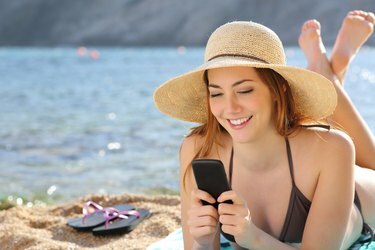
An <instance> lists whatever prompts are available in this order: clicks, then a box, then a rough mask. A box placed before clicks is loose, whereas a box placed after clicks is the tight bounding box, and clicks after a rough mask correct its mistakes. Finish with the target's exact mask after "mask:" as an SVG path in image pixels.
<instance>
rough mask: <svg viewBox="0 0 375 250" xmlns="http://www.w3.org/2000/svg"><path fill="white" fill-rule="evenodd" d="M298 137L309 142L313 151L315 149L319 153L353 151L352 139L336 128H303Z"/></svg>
mask: <svg viewBox="0 0 375 250" xmlns="http://www.w3.org/2000/svg"><path fill="white" fill-rule="evenodd" d="M297 137H298V135H297ZM300 137H301V138H300V140H299V141H301V143H306V144H309V145H310V146H311V147H312V149H314V151H315V150H316V151H318V152H319V153H321V154H333V153H353V152H354V144H353V141H352V139H351V138H350V137H349V136H348V135H347V134H346V133H345V132H343V131H340V130H337V129H330V130H326V129H320V128H308V129H303V130H302V131H301V133H300Z"/></svg>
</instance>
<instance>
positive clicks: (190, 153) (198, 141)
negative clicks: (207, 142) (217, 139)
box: [180, 135, 204, 167]
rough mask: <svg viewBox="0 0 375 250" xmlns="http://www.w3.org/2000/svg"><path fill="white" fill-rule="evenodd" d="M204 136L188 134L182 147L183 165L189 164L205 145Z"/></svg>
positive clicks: (181, 161) (181, 158)
mask: <svg viewBox="0 0 375 250" xmlns="http://www.w3.org/2000/svg"><path fill="white" fill-rule="evenodd" d="M203 143H204V138H203V137H202V136H200V135H189V136H186V137H185V138H184V139H183V141H182V143H181V147H180V163H181V167H183V166H185V167H186V166H187V165H189V164H190V162H191V161H192V160H193V159H194V157H195V156H196V154H197V153H198V151H199V149H200V148H201V147H202V146H203Z"/></svg>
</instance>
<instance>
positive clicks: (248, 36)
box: [154, 21, 337, 123]
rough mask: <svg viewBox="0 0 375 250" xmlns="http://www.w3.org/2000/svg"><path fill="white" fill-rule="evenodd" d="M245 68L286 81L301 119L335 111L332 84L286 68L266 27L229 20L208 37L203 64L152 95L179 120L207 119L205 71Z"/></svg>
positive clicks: (280, 50)
mask: <svg viewBox="0 0 375 250" xmlns="http://www.w3.org/2000/svg"><path fill="white" fill-rule="evenodd" d="M233 66H246V67H255V68H269V69H273V70H274V71H276V72H278V73H279V74H280V75H281V76H283V77H284V78H285V79H286V80H287V81H288V83H289V85H290V88H291V91H292V95H293V97H294V101H295V104H296V112H297V113H298V115H301V116H302V117H304V118H308V119H313V120H319V119H321V118H324V117H327V116H329V115H330V114H332V113H333V111H334V109H335V107H336V102H337V95H336V91H335V89H334V87H333V84H332V83H331V82H330V81H329V80H328V79H326V78H324V77H323V76H321V75H320V74H317V73H315V72H312V71H309V70H306V69H302V68H297V67H292V66H287V65H286V62H285V53H284V49H283V46H282V43H281V41H280V39H279V38H278V36H277V35H276V34H275V33H274V32H273V31H272V30H270V29H269V28H267V27H265V26H263V25H261V24H258V23H254V22H245V21H242V22H231V23H227V24H224V25H222V26H220V27H219V28H217V29H216V30H215V31H214V32H213V33H212V34H211V36H210V38H209V39H208V42H207V46H206V50H205V58H204V64H203V65H201V66H200V67H198V68H197V69H195V70H192V71H190V72H187V73H185V74H183V75H180V76H178V77H175V78H172V79H170V80H168V81H166V82H165V83H164V84H162V85H161V86H159V87H158V88H157V89H156V90H155V92H154V101H155V104H156V106H157V108H158V109H159V110H160V111H161V112H163V113H165V114H167V115H169V116H171V117H174V118H177V119H180V120H184V121H190V122H198V123H205V122H206V121H207V117H208V116H207V87H206V85H205V82H204V78H203V75H204V71H205V70H207V69H213V68H222V67H233Z"/></svg>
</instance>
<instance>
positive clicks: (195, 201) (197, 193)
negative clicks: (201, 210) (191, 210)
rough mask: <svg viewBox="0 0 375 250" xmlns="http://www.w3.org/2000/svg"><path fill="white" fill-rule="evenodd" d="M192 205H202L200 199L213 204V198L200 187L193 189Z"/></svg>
mask: <svg viewBox="0 0 375 250" xmlns="http://www.w3.org/2000/svg"><path fill="white" fill-rule="evenodd" d="M191 198H192V206H199V207H200V206H202V202H201V200H204V201H207V202H208V203H211V204H214V203H215V202H216V201H215V199H214V198H213V197H212V196H211V195H210V194H209V193H207V192H205V191H203V190H200V189H193V190H192V192H191Z"/></svg>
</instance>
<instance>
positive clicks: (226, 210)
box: [217, 190, 254, 248]
mask: <svg viewBox="0 0 375 250" xmlns="http://www.w3.org/2000/svg"><path fill="white" fill-rule="evenodd" d="M226 200H232V201H233V204H227V203H222V202H224V201H226ZM217 201H218V202H219V203H221V204H220V205H219V208H218V213H219V221H220V223H221V224H223V225H222V227H221V229H222V230H223V232H224V233H227V234H231V235H233V236H234V238H235V240H236V243H237V244H239V245H240V246H242V247H245V248H248V246H249V244H250V242H251V239H252V237H251V236H254V235H253V234H252V232H251V229H252V228H251V227H252V225H253V224H252V223H251V216H250V210H249V208H248V207H247V203H246V201H245V200H244V199H243V198H242V197H240V196H239V195H238V194H237V193H236V192H234V191H233V190H231V191H227V192H224V193H222V194H221V195H220V196H219V197H218V199H217Z"/></svg>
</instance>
